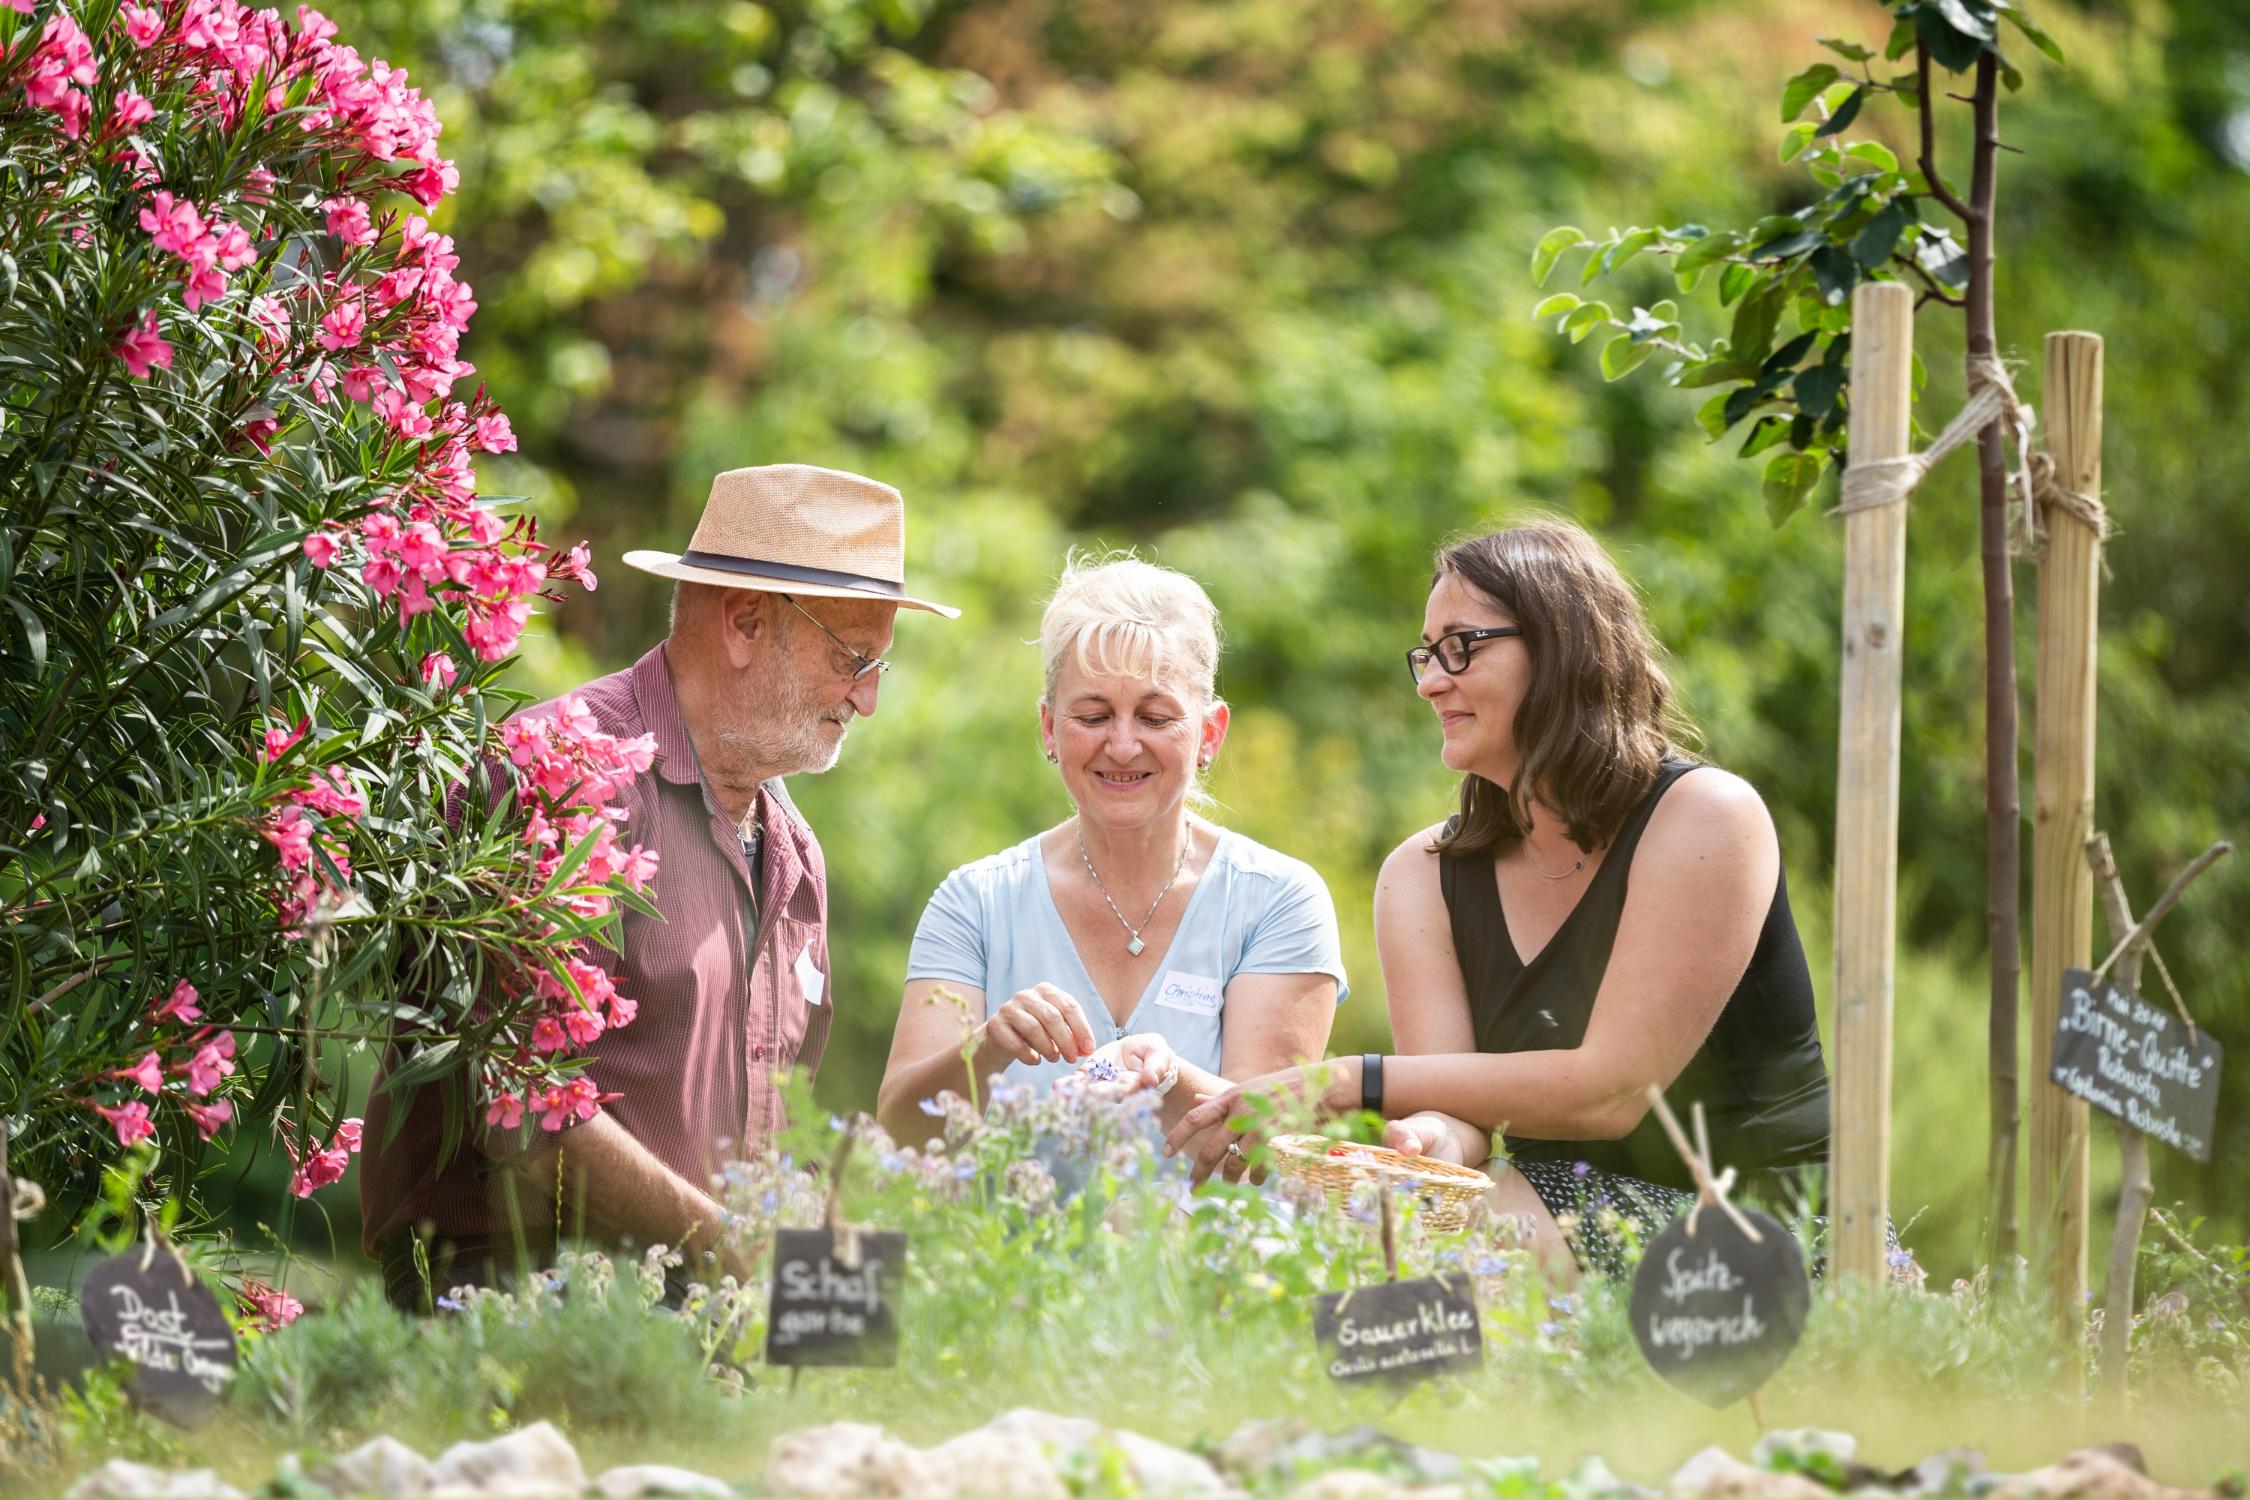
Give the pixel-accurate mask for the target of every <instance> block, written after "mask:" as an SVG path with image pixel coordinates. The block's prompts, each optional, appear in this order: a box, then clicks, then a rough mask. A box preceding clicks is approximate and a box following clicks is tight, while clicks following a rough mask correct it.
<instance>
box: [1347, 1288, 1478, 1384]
mask: <svg viewBox="0 0 2250 1500" xmlns="http://www.w3.org/2000/svg"><path fill="white" fill-rule="evenodd" d="M1313 1338H1314V1340H1315V1341H1316V1342H1317V1343H1318V1344H1319V1346H1320V1357H1321V1361H1322V1363H1323V1364H1325V1365H1326V1366H1327V1369H1328V1376H1329V1378H1330V1379H1331V1380H1340V1381H1346V1382H1349V1381H1358V1380H1392V1381H1400V1382H1405V1381H1411V1380H1421V1379H1425V1378H1427V1377H1429V1376H1432V1375H1437V1374H1442V1373H1443V1372H1445V1371H1447V1370H1465V1369H1473V1368H1475V1367H1476V1366H1477V1365H1480V1364H1482V1363H1483V1362H1484V1330H1483V1327H1482V1326H1481V1324H1480V1323H1479V1322H1478V1320H1477V1299H1476V1294H1475V1293H1474V1292H1473V1291H1472V1290H1470V1287H1469V1283H1468V1281H1467V1280H1466V1279H1465V1278H1463V1277H1458V1276H1452V1277H1448V1276H1421V1277H1417V1278H1415V1279H1414V1280H1412V1281H1386V1282H1384V1283H1383V1284H1382V1285H1380V1286H1363V1287H1355V1288H1353V1289H1352V1290H1351V1291H1348V1292H1331V1293H1329V1294H1328V1295H1326V1296H1324V1297H1320V1298H1317V1299H1315V1300H1314V1302H1313Z"/></svg>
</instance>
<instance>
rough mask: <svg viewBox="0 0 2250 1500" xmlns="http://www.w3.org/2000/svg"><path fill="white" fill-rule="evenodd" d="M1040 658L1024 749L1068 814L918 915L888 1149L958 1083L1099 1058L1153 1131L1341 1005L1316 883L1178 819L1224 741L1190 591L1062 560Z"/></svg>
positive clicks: (1290, 1049) (1056, 1069)
mask: <svg viewBox="0 0 2250 1500" xmlns="http://www.w3.org/2000/svg"><path fill="white" fill-rule="evenodd" d="M1040 652H1041V656H1042V658H1043V661H1044V665H1045V669H1046V692H1045V695H1044V696H1043V697H1041V699H1040V700H1039V734H1040V740H1041V744H1042V748H1043V749H1044V750H1045V752H1046V756H1047V759H1048V760H1049V761H1050V762H1051V763H1053V765H1054V767H1055V770H1056V774H1057V775H1058V776H1059V777H1060V779H1061V782H1062V789H1063V791H1064V793H1065V794H1066V795H1067V796H1068V797H1069V799H1070V801H1071V802H1072V803H1073V804H1074V805H1075V807H1076V812H1075V813H1074V815H1073V816H1071V817H1069V818H1066V819H1064V820H1063V821H1062V822H1060V823H1058V824H1056V825H1055V826H1054V827H1052V828H1049V829H1047V830H1046V831H1045V832H1043V833H1039V834H1036V835H1034V836H1033V837H1031V838H1028V839H1026V840H1024V841H1023V842H1022V843H1020V844H1018V845H1016V846H1015V847H1014V848H1011V849H1006V850H1003V851H1001V852H1000V853H998V854H994V855H990V856H988V857H986V858H984V859H980V860H977V861H976V862H974V863H972V864H967V865H964V866H962V867H961V868H960V869H958V870H955V871H954V872H953V873H952V874H951V875H949V876H947V877H946V880H945V883H944V884H943V885H941V886H940V887H939V888H938V891H937V894H936V895H934V896H932V897H931V898H930V902H929V905H928V907H927V908H926V909H925V910H924V911H923V913H922V920H921V923H920V925H919V926H918V927H917V928H916V931H915V934H914V945H913V949H912V952H911V954H910V956H909V960H908V967H907V983H906V993H905V996H904V999H903V1000H902V1002H901V1004H900V1007H899V1017H898V1027H897V1030H896V1032H895V1033H894V1035H893V1037H892V1041H891V1057H890V1064H889V1066H888V1068H887V1069H886V1070H885V1072H884V1077H883V1086H882V1090H881V1093H880V1095H879V1098H878V1104H877V1110H878V1112H879V1114H880V1116H881V1119H882V1122H883V1125H884V1127H885V1128H886V1129H887V1130H889V1131H890V1132H891V1134H892V1135H893V1136H894V1137H896V1138H898V1139H900V1140H919V1139H924V1138H927V1137H928V1136H930V1135H931V1134H933V1133H934V1129H935V1122H934V1121H933V1120H932V1119H931V1118H930V1116H929V1114H928V1113H927V1112H926V1111H925V1110H924V1109H922V1108H921V1106H922V1104H923V1103H924V1102H925V1101H927V1100H929V1099H931V1098H932V1097H933V1096H935V1095H936V1094H937V1093H938V1092H939V1091H941V1090H946V1089H950V1090H952V1091H953V1092H955V1093H958V1094H964V1095H966V1094H967V1093H969V1092H970V1090H969V1081H970V1077H969V1070H970V1069H972V1068H973V1069H974V1070H975V1076H976V1079H977V1081H978V1083H979V1084H980V1085H981V1084H982V1082H983V1081H984V1080H985V1079H986V1078H987V1077H989V1076H990V1075H991V1074H993V1073H999V1072H1004V1073H1005V1074H1006V1076H1007V1078H1008V1079H1009V1080H1010V1081H1022V1082H1028V1083H1031V1084H1033V1085H1037V1086H1045V1085H1048V1084H1051V1083H1052V1082H1053V1081H1054V1080H1056V1079H1057V1078H1060V1077H1062V1076H1063V1075H1064V1074H1066V1073H1069V1072H1071V1071H1072V1070H1074V1069H1075V1068H1077V1067H1078V1066H1079V1065H1080V1064H1082V1063H1084V1062H1086V1061H1087V1060H1088V1059H1089V1058H1091V1057H1092V1056H1093V1055H1094V1053H1095V1052H1096V1051H1098V1050H1101V1049H1104V1048H1107V1049H1110V1050H1109V1053H1108V1055H1107V1057H1105V1061H1110V1062H1113V1063H1114V1064H1115V1066H1116V1067H1117V1068H1118V1069H1119V1071H1120V1072H1121V1073H1122V1074H1123V1075H1124V1077H1123V1079H1122V1080H1121V1081H1122V1082H1124V1083H1125V1084H1126V1085H1127V1086H1129V1087H1139V1088H1148V1089H1153V1090H1157V1091H1159V1092H1160V1093H1161V1094H1162V1095H1163V1096H1164V1097H1163V1103H1162V1104H1161V1105H1160V1106H1159V1118H1160V1119H1161V1120H1163V1121H1164V1122H1165V1123H1166V1124H1167V1125H1169V1124H1170V1123H1172V1122H1173V1121H1176V1120H1177V1119H1178V1118H1179V1117H1180V1116H1181V1115H1182V1114H1184V1113H1185V1112H1186V1110H1187V1109H1188V1108H1189V1107H1190V1106H1191V1105H1192V1103H1193V1102H1194V1100H1195V1099H1196V1098H1197V1097H1198V1096H1199V1095H1205V1094H1210V1093H1213V1092H1215V1091H1217V1090H1220V1089H1223V1088H1225V1087H1226V1080H1227V1079H1230V1078H1235V1079H1240V1078H1251V1077H1255V1076H1257V1075H1259V1074H1261V1073H1265V1072H1269V1071H1271V1070H1273V1069H1275V1068H1281V1067H1286V1066H1289V1065H1290V1064H1293V1063H1297V1062H1302V1061H1305V1060H1307V1059H1311V1058H1317V1057H1319V1056H1320V1055H1321V1053H1322V1052H1323V1050H1324V1049H1325V1048H1326V1046H1327V1044H1328V1031H1329V1026H1330V1024H1331V1022H1332V1020H1333V1019H1334V1015H1335V1008H1336V1005H1337V1003H1338V1002H1339V1001H1341V1000H1342V999H1343V997H1344V995H1345V993H1346V992H1347V989H1346V985H1345V982H1344V966H1343V958H1342V953H1341V949H1340V945H1339V940H1338V936H1337V927H1336V909H1335V905H1334V903H1333V902H1332V901H1331V900H1330V899H1329V896H1328V890H1327V888H1326V887H1325V886H1324V885H1323V884H1322V883H1321V880H1320V877H1319V876H1318V875H1316V874H1315V873H1314V872H1313V870H1312V868H1311V867H1310V866H1309V865H1307V864H1305V863H1304V862H1303V861H1302V860H1297V859H1292V858H1290V857H1289V856H1287V855H1285V854H1280V853H1276V852H1275V851H1274V850H1271V849H1267V848H1265V847H1263V846H1262V845H1259V844H1256V843H1253V842H1252V841H1251V840H1249V839H1247V838H1244V837H1243V836H1242V835H1240V834H1238V833H1230V832H1228V831H1227V830H1226V829H1224V828H1221V827H1219V826H1218V825H1217V824H1215V823H1213V822H1211V821H1210V820H1209V819H1208V818H1205V817H1201V816H1199V815H1197V814H1196V813H1194V812H1192V811H1191V810H1190V807H1189V804H1190V801H1191V799H1192V797H1193V794H1194V792H1195V789H1196V786H1197V783H1198V779H1199V777H1200V776H1201V774H1202V773H1203V772H1204V771H1206V770H1208V769H1209V768H1210V766H1211V763H1212V761H1213V760H1214V759H1216V758H1217V756H1218V754H1219V751H1220V749H1221V747H1222V746H1224V745H1225V743H1226V737H1227V705H1226V704H1225V703H1224V702H1223V701H1221V700H1220V698H1219V696H1218V693H1217V675H1218V661H1219V637H1218V618H1217V612H1216V611H1215V610H1213V608H1212V607H1211V600H1210V598H1209V597H1208V596H1207V595H1206V594H1205V593H1204V592H1203V589H1202V587H1201V585H1199V584H1197V583H1196V582H1195V580H1194V579H1192V578H1189V577H1187V576H1186V575H1185V574H1183V573H1178V572H1175V571H1173V570H1172V569H1170V568H1163V567H1158V566H1156V565H1155V564H1153V563H1148V562H1143V561H1140V560H1138V559H1135V558H1130V557H1128V558H1122V559H1117V560H1113V561H1108V562H1100V563H1094V564H1085V563H1081V562H1079V561H1077V560H1075V559H1074V560H1073V561H1072V562H1071V563H1070V564H1069V565H1068V566H1067V567H1066V569H1065V571H1064V573H1063V576H1062V580H1061V582H1060V583H1059V584H1058V585H1057V586H1056V589H1055V592H1054V596H1053V597H1052V598H1051V599H1050V600H1049V601H1048V604H1047V609H1046V614H1045V617H1044V618H1043V620H1042V621H1041V626H1040ZM940 987H943V988H945V989H948V990H951V991H954V992H955V993H957V994H960V995H963V996H965V997H966V998H967V1000H968V1001H969V1003H970V1006H971V1013H972V1014H974V1015H977V1016H980V1017H981V1018H982V1019H981V1021H980V1022H979V1023H978V1024H977V1025H976V1028H975V1032H974V1036H973V1043H974V1045H973V1049H972V1050H971V1055H970V1057H969V1059H968V1062H967V1064H966V1066H964V1062H963V1057H962V1053H963V1042H964V1038H963V1036H962V1034H961V1030H960V1021H959V1018H958V1016H957V1015H956V1014H955V1013H954V1012H953V1011H952V1010H950V1009H949V1008H947V1007H944V1006H940V1005H932V1004H929V1003H927V1002H928V1001H929V999H930V996H931V994H932V992H933V991H935V990H937V989H939V988H940ZM1241 1169H1242V1163H1241V1160H1240V1158H1239V1157H1235V1158H1230V1159H1229V1160H1228V1162H1226V1163H1225V1164H1224V1165H1223V1166H1222V1170H1223V1171H1225V1172H1226V1174H1227V1175H1228V1176H1230V1177H1238V1176H1239V1175H1240V1174H1241Z"/></svg>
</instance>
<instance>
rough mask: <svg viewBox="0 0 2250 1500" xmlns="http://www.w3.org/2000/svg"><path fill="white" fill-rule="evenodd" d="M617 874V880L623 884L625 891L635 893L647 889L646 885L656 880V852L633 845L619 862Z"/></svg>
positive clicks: (642, 846) (639, 845)
mask: <svg viewBox="0 0 2250 1500" xmlns="http://www.w3.org/2000/svg"><path fill="white" fill-rule="evenodd" d="M617 874H618V878H620V879H621V880H623V881H624V882H625V886H626V889H628V890H635V891H638V890H645V889H647V887H648V883H649V882H650V881H652V880H654V879H655V878H656V851H655V850H654V849H650V848H647V847H646V846H644V845H641V844H635V845H634V846H633V847H632V848H631V849H630V850H628V851H626V854H625V858H624V859H623V860H622V861H620V862H619V864H618V866H617Z"/></svg>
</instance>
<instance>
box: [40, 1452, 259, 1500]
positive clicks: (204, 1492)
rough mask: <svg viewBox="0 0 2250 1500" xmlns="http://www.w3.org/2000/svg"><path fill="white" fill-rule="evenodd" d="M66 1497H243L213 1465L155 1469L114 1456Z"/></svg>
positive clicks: (102, 1499) (98, 1499) (188, 1499)
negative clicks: (176, 1470) (175, 1471)
mask: <svg viewBox="0 0 2250 1500" xmlns="http://www.w3.org/2000/svg"><path fill="white" fill-rule="evenodd" d="M63 1500H243V1494H242V1491H240V1490H238V1489H236V1488H235V1487H234V1486H233V1485H231V1484H228V1483H226V1482H225V1481H224V1480H222V1479H220V1478H219V1476H218V1475H217V1474H216V1473H214V1472H213V1471H212V1470H210V1469H182V1470H180V1471H179V1472H178V1473H173V1472H171V1471H170V1470H168V1469H152V1468H150V1467H149V1466H148V1465H147V1464H137V1463H134V1462H132V1461H131V1460H130V1459H123V1458H113V1459H111V1460H110V1461H109V1462H108V1463H105V1464H103V1465H102V1466H101V1467H100V1468H98V1469H96V1470H95V1471H94V1472H93V1473H91V1474H88V1475H87V1476H86V1477H85V1478H83V1479H81V1480H79V1481H78V1482H77V1483H76V1484H74V1485H72V1486H71V1487H70V1489H69V1491H68V1493H67V1494H65V1496H64V1497H63Z"/></svg>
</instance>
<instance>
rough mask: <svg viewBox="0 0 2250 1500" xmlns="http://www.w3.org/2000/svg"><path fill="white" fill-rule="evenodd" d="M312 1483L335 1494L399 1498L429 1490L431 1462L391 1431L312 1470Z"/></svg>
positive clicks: (395, 1499)
mask: <svg viewBox="0 0 2250 1500" xmlns="http://www.w3.org/2000/svg"><path fill="white" fill-rule="evenodd" d="M312 1481H313V1483H315V1484H317V1485H319V1486H320V1487H321V1488H322V1489H324V1490H326V1491H328V1492H329V1493H330V1494H332V1495H380V1496H382V1497H383V1500H400V1497H401V1496H406V1495H426V1494H428V1493H429V1491H430V1484H431V1480H430V1461H429V1460H428V1459H426V1458H424V1457H423V1456H422V1455H421V1454H419V1453H416V1452H415V1451H414V1450H413V1449H412V1448H409V1447H407V1446H406V1444H404V1443H402V1442H400V1441H399V1440H398V1439H397V1438H394V1437H391V1436H389V1435H388V1434H386V1435H384V1436H382V1437H376V1438H369V1439H368V1440H367V1441H366V1442H364V1443H362V1444H360V1445H359V1446H358V1447H357V1448H354V1449H353V1450H352V1451H351V1452H349V1453H346V1454H344V1455H343V1456H342V1457H340V1458H332V1459H330V1460H328V1462H326V1463H324V1464H321V1465H319V1466H318V1467H316V1468H315V1469H314V1470H313V1471H312Z"/></svg>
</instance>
